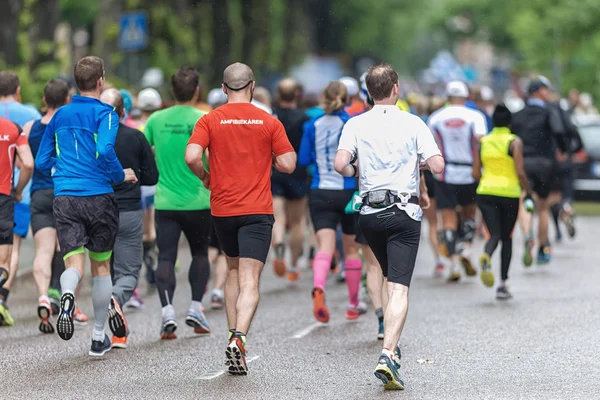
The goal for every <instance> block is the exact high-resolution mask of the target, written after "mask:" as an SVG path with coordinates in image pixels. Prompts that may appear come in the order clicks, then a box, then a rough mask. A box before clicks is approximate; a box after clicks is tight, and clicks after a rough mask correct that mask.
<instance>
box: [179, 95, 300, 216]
mask: <svg viewBox="0 0 600 400" xmlns="http://www.w3.org/2000/svg"><path fill="white" fill-rule="evenodd" d="M189 143H195V144H198V145H200V146H202V147H203V148H205V149H206V148H208V150H209V153H210V156H209V157H208V163H209V167H210V190H211V195H210V208H211V212H212V215H214V216H216V217H231V216H238V215H250V214H273V196H272V195H271V166H272V164H273V155H275V156H276V157H278V156H280V155H282V154H285V153H290V152H293V151H294V148H293V147H292V145H291V144H290V141H289V140H288V138H287V135H286V133H285V129H284V127H283V125H282V124H281V122H279V120H278V119H277V118H275V117H272V116H271V115H269V114H267V113H266V112H264V111H263V110H261V109H259V108H257V107H256V106H254V105H252V104H250V103H233V104H225V105H223V106H221V107H219V108H217V109H215V110H213V111H211V112H210V113H208V114H206V115H204V116H203V117H202V118H200V119H199V120H198V122H196V126H195V127H194V132H193V133H192V137H191V138H190V141H189Z"/></svg>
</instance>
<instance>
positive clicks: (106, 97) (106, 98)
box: [100, 89, 125, 118]
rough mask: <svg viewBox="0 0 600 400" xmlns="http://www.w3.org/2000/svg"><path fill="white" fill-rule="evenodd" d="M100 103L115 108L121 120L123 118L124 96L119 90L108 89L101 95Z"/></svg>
mask: <svg viewBox="0 0 600 400" xmlns="http://www.w3.org/2000/svg"><path fill="white" fill-rule="evenodd" d="M100 101H103V102H105V103H106V104H109V105H111V106H113V107H114V108H115V112H116V113H117V115H118V116H119V118H122V117H123V112H124V109H125V105H124V102H123V96H122V95H121V92H119V91H118V90H117V89H106V90H105V91H104V92H102V94H101V95H100Z"/></svg>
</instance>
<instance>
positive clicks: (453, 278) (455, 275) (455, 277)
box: [448, 268, 461, 282]
mask: <svg viewBox="0 0 600 400" xmlns="http://www.w3.org/2000/svg"><path fill="white" fill-rule="evenodd" d="M460 278H461V274H460V271H459V270H458V268H454V270H453V271H452V272H450V276H449V277H448V282H458V281H460Z"/></svg>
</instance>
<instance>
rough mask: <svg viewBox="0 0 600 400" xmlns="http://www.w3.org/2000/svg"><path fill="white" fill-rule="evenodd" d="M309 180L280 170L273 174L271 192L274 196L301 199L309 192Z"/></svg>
mask: <svg viewBox="0 0 600 400" xmlns="http://www.w3.org/2000/svg"><path fill="white" fill-rule="evenodd" d="M308 189H309V185H308V181H307V180H306V179H298V178H294V177H293V176H290V175H288V174H283V173H281V172H279V171H273V174H272V175H271V193H273V196H279V197H283V198H285V199H287V200H300V199H303V198H304V197H306V195H307V194H308Z"/></svg>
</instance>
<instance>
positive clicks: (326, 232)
mask: <svg viewBox="0 0 600 400" xmlns="http://www.w3.org/2000/svg"><path fill="white" fill-rule="evenodd" d="M315 236H316V237H317V246H318V252H317V254H316V255H315V260H314V262H313V274H314V276H313V286H314V287H315V288H319V289H321V290H324V289H325V282H326V281H327V275H328V274H329V270H330V269H331V259H332V258H333V254H334V253H335V243H336V231H335V229H320V230H319V231H317V232H316V235H315Z"/></svg>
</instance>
